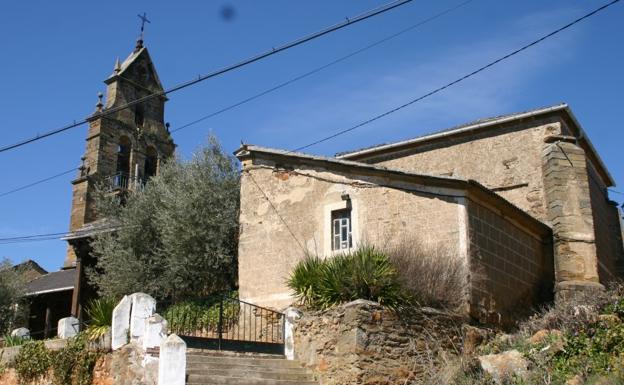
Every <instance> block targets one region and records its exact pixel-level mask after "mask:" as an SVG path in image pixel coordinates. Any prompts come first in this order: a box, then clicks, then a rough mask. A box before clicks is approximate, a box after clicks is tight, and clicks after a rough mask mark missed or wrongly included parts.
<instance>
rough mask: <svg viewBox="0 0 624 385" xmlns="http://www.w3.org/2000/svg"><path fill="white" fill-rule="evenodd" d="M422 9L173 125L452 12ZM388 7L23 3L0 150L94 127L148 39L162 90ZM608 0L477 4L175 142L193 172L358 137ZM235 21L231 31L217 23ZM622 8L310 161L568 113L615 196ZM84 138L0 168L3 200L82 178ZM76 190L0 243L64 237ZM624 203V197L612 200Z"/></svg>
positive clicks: (18, 250)
mask: <svg viewBox="0 0 624 385" xmlns="http://www.w3.org/2000/svg"><path fill="white" fill-rule="evenodd" d="M460 2H461V0H458V1H451V0H444V1H424V0H421V1H418V0H416V1H413V2H412V3H410V4H408V5H405V6H403V7H401V8H399V9H397V10H394V11H391V12H389V13H386V14H384V15H382V16H379V17H376V18H374V19H370V20H368V21H365V22H363V23H360V24H358V25H355V26H352V27H349V28H348V29H345V30H342V31H339V32H337V33H333V34H331V35H329V36H326V37H323V38H321V39H319V40H316V41H314V42H311V43H308V44H306V45H304V46H300V47H298V48H295V49H292V50H290V51H288V52H285V53H282V54H279V55H277V56H273V57H271V58H269V59H267V60H264V61H262V62H259V63H256V64H253V65H251V66H249V67H246V68H243V69H241V70H237V71H235V72H231V73H229V74H226V75H224V76H221V77H219V78H215V79H211V80H208V81H206V82H203V83H201V84H199V85H197V86H195V87H192V88H189V89H186V90H183V91H180V92H178V93H175V94H173V95H171V97H170V100H169V102H168V104H167V107H166V108H167V109H166V120H167V121H169V122H170V123H171V128H172V129H175V128H176V127H179V126H182V125H183V124H185V123H188V122H190V121H192V120H195V119H197V118H200V117H202V116H204V115H207V114H209V113H211V112H213V111H215V110H218V109H220V108H223V107H226V106H228V105H230V104H233V103H236V102H238V101H240V100H241V99H244V98H246V97H248V96H251V95H254V94H255V93H258V92H261V91H263V90H265V89H266V88H270V87H272V86H274V85H276V84H279V83H280V82H283V81H286V80H289V79H290V78H292V77H295V76H297V75H299V74H301V73H304V72H306V71H309V70H312V69H314V68H316V67H318V66H321V65H323V64H326V63H328V62H330V61H332V60H335V59H336V58H338V57H340V56H343V55H345V54H348V53H350V52H352V51H354V50H356V49H358V48H361V47H363V46H365V45H367V44H370V43H372V42H374V41H376V40H379V39H382V38H384V37H386V36H388V35H390V34H392V33H395V32H397V31H399V30H401V29H403V28H407V27H409V26H410V25H413V24H415V23H417V22H418V21H419V20H421V19H425V18H427V17H429V16H431V15H433V14H436V13H438V12H440V11H442V10H444V9H446V8H449V7H451V6H453V5H456V4H458V3H460ZM381 4H384V2H383V1H380V0H358V1H335V0H334V1H331V0H322V1H321V0H317V1H307V2H295V1H286V0H281V1H273V0H265V1H262V2H260V1H257V0H246V1H231V2H225V1H179V2H175V3H174V2H172V1H154V0H149V1H147V0H139V1H132V2H127V1H118V0H115V1H107V2H87V1H63V2H50V1H40V0H36V1H28V2H4V3H3V4H2V5H0V47H1V49H2V60H0V84H2V87H1V91H2V92H0V133H1V134H0V146H2V145H6V144H10V143H13V142H16V141H19V140H20V139H23V138H26V137H30V136H33V135H35V134H37V133H39V132H44V131H47V130H49V129H52V128H56V127H59V126H62V125H65V124H67V123H70V122H71V121H73V120H80V119H82V118H84V117H86V116H87V115H89V114H90V113H91V112H92V111H93V110H94V106H95V103H96V101H97V98H96V94H97V92H99V91H104V90H105V88H104V84H103V83H102V80H104V79H105V78H106V77H107V76H108V75H109V74H110V73H111V72H112V69H113V64H114V62H115V59H116V58H117V57H119V58H120V59H122V60H123V59H124V58H125V57H126V56H127V55H128V54H129V53H130V52H131V50H132V48H133V47H134V42H135V39H136V37H137V35H138V28H139V23H138V18H137V17H136V15H137V13H142V12H144V11H145V12H147V14H148V17H149V18H150V19H151V20H152V23H151V24H148V25H147V32H146V36H145V40H146V46H147V47H148V49H149V50H150V54H151V56H152V58H153V60H154V62H155V65H156V69H157V71H158V73H159V76H160V79H161V81H162V82H163V83H164V85H165V87H170V86H173V85H175V84H177V83H180V82H182V81H185V80H188V79H190V78H193V77H195V76H197V75H198V74H205V73H208V72H210V71H211V70H214V69H217V68H219V67H222V66H225V65H228V64H231V63H233V62H235V61H238V60H241V59H243V58H246V57H248V56H251V55H253V54H255V53H258V52H261V51H264V50H266V49H269V48H270V47H273V46H278V45H280V44H283V43H285V42H287V41H290V40H292V39H294V38H297V37H300V36H302V35H304V34H307V33H310V32H314V31H317V30H319V29H321V28H323V27H325V26H327V25H330V24H333V23H336V22H339V21H341V20H344V17H345V16H353V15H356V14H358V13H360V12H362V11H365V10H368V9H370V8H373V7H376V6H378V5H381ZM602 4H603V2H602V1H593V0H592V1H589V0H583V1H581V0H565V1H564V0H552V1H547V2H545V1H537V0H530V1H522V2H510V1H504V2H503V1H495V0H473V1H472V2H471V3H470V4H468V5H466V6H464V7H462V8H460V9H458V10H456V11H454V12H452V13H450V14H447V15H446V16H444V17H443V18H440V19H437V20H435V21H433V22H431V23H429V24H426V25H425V26H423V27H421V28H417V29H415V30H413V31H411V32H408V33H406V34H403V35H401V36H400V37H398V38H396V39H393V40H391V41H389V42H387V43H385V44H383V45H380V46H378V47H376V48H373V49H371V50H368V51H366V52H364V53H362V54H359V55H357V56H355V57H353V58H351V59H349V60H347V61H345V62H342V63H340V64H338V65H336V66H333V67H331V68H328V69H326V70H324V71H322V72H320V73H318V74H315V75H313V76H311V77H308V78H306V79H304V80H302V81H299V82H296V83H294V84H292V85H289V86H288V87H285V88H283V89H281V90H279V91H277V92H275V93H272V94H269V95H267V96H264V97H262V98H260V99H257V100H255V101H253V102H250V103H248V104H245V105H244V106H241V107H239V108H236V109H234V110H231V111H229V112H227V113H224V114H222V115H219V116H217V117H215V118H211V119H208V120H205V121H203V122H201V123H199V124H197V125H195V126H192V127H188V128H186V129H184V130H181V131H179V132H177V133H176V134H174V140H175V141H176V143H177V145H178V152H179V153H180V155H181V156H182V157H185V158H186V157H189V156H190V155H191V154H192V152H193V151H194V150H196V149H197V148H198V147H200V146H201V145H202V144H203V143H205V140H206V137H207V135H208V133H209V132H213V133H214V134H216V135H217V136H218V137H219V139H220V140H221V141H222V143H223V145H224V147H225V148H226V149H227V151H233V150H235V149H236V148H237V147H238V146H239V144H240V141H241V140H244V141H245V142H246V143H254V144H260V145H265V146H271V147H278V148H288V149H290V148H294V147H298V146H301V145H303V144H307V143H308V142H311V141H314V140H315V139H318V138H320V137H322V136H325V135H329V134H331V133H333V132H335V131H337V130H340V129H343V128H347V127H349V126H351V125H354V124H356V123H359V122H360V121H362V120H365V119H367V118H369V117H371V116H373V115H375V114H377V113H381V112H384V111H385V110H387V109H390V108H392V107H394V106H396V105H398V104H402V103H404V102H405V101H407V100H409V99H411V98H414V97H416V96H419V95H421V94H423V93H425V92H427V91H429V90H431V89H433V88H436V87H438V86H440V85H443V84H445V83H447V82H449V81H452V80H454V79H455V78H457V77H459V76H462V75H463V74H465V73H467V72H470V71H472V70H473V69H475V68H477V67H479V66H481V65H483V64H486V63H487V62H489V61H491V60H493V59H495V58H497V57H499V56H502V55H503V54H506V53H507V52H509V51H511V50H512V49H514V48H517V47H519V46H521V45H523V44H526V43H528V42H530V41H532V40H534V39H535V38H537V37H539V36H540V35H542V34H545V33H547V32H550V31H551V30H554V29H555V28H557V27H559V26H561V25H563V24H566V23H567V22H569V21H571V20H573V19H575V18H576V17H578V16H580V15H582V14H584V13H586V12H587V11H589V10H591V9H593V8H597V7H598V6H600V5H602ZM224 7H225V8H228V7H229V8H230V9H232V10H233V17H231V18H229V19H225V18H223V17H222V15H223V12H222V10H223V9H224ZM622 21H624V3H620V4H616V5H615V6H613V7H610V8H609V9H607V10H606V11H605V12H602V13H600V14H598V15H596V16H595V17H593V18H591V19H589V20H587V21H585V22H583V23H582V24H579V25H577V26H575V27H574V28H573V29H571V30H568V31H566V32H564V33H563V34H561V35H558V36H557V37H555V38H553V39H551V40H548V41H546V42H544V43H543V44H541V45H539V46H537V47H535V48H533V49H531V50H529V51H527V52H525V53H523V54H521V55H519V56H516V57H514V58H512V59H511V60H510V61H508V62H505V63H503V64H501V65H499V66H497V67H495V68H493V69H491V70H489V71H486V72H483V73H481V74H479V75H478V76H476V77H474V78H472V79H470V80H468V81H466V82H464V83H461V84H460V85H458V86H455V87H453V88H450V89H448V90H446V91H444V92H442V93H440V94H438V95H436V96H434V97H432V98H429V99H426V100H425V101H423V102H420V103H417V104H415V105H413V106H411V107H410V108H408V109H405V110H402V111H401V112H399V113H396V114H393V115H392V116H390V117H388V118H385V119H382V120H380V121H377V122H376V123H374V124H371V125H368V126H365V127H363V128H361V129H359V130H357V131H355V132H352V133H350V134H347V135H344V136H342V137H339V138H337V139H336V140H333V141H329V142H326V143H323V144H321V145H319V146H316V147H313V148H311V149H309V151H310V152H313V153H317V154H325V155H331V154H333V153H335V152H338V151H344V150H349V149H356V148H359V147H364V146H369V145H372V144H376V143H381V142H390V141H396V140H400V139H405V138H410V137H414V136H418V135H421V134H424V133H428V132H431V131H436V130H439V129H444V128H447V127H450V126H453V125H456V124H460V123H464V122H468V121H472V120H475V119H478V118H482V117H488V116H494V115H500V114H504V113H510V112H516V111H523V110H528V109H532V108H536V107H541V106H546V105H551V104H556V103H560V102H567V103H569V104H570V105H571V107H572V110H573V111H574V113H575V115H576V116H577V118H578V119H579V121H580V122H581V124H582V125H583V126H584V128H585V129H586V131H587V133H588V135H589V136H590V138H591V139H592V141H593V143H594V145H595V147H596V148H597V149H598V151H599V153H600V154H601V156H602V158H603V160H604V161H605V163H606V164H607V166H608V167H609V169H610V171H611V173H612V175H613V176H614V178H615V180H616V182H617V183H619V184H622V183H624V164H623V162H622V156H621V151H622V143H624V130H622V127H621V123H620V122H621V111H622V102H624V99H623V97H622V88H623V86H624V72H623V71H622V68H624V50H623V49H622V46H623V43H624V41H623V40H624V31H623V30H622ZM85 135H86V128H85V127H80V128H76V129H73V130H71V131H68V132H65V133H63V134H60V135H57V136H54V137H52V138H49V139H46V140H42V141H39V142H36V143H34V144H31V145H28V146H25V147H22V148H19V149H16V150H13V151H10V152H5V153H1V154H0V175H2V181H1V182H0V193H2V192H4V191H7V190H10V189H12V188H15V187H19V186H22V185H25V184H28V183H31V182H33V181H36V180H39V179H42V178H45V177H48V176H50V175H53V174H57V173H60V172H62V171H65V170H68V169H70V168H71V167H77V166H78V164H79V161H80V157H81V156H82V153H83V152H84V146H85V142H84V140H85ZM72 177H73V175H67V176H65V177H62V178H58V179H56V180H54V181H50V182H47V183H45V184H41V185H39V186H36V187H33V188H31V189H28V190H25V191H22V192H19V193H16V194H11V195H7V196H4V197H0V238H3V237H11V236H21V235H29V234H41V233H56V232H62V231H66V230H67V229H68V223H69V211H70V203H71V184H70V180H71V179H72ZM616 190H618V191H622V192H624V186H623V187H616ZM611 197H612V199H614V200H616V201H618V202H622V201H624V195H619V194H615V193H612V194H611ZM65 248H66V245H65V243H64V242H63V241H59V240H52V241H45V242H35V243H21V244H9V245H0V258H1V257H9V258H11V259H12V260H13V261H14V262H19V261H22V260H24V259H34V260H35V261H37V262H39V263H40V264H41V265H42V266H43V267H45V268H46V269H50V270H54V269H56V268H58V267H59V266H60V265H61V264H62V262H63V258H64V254H65Z"/></svg>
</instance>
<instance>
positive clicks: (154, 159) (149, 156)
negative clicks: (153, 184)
mask: <svg viewBox="0 0 624 385" xmlns="http://www.w3.org/2000/svg"><path fill="white" fill-rule="evenodd" d="M157 172H158V153H157V152H156V149H155V148H154V147H152V146H148V147H147V149H146V151H145V167H144V170H143V175H144V178H145V181H147V180H148V179H149V178H151V177H153V176H154V175H156V173H157Z"/></svg>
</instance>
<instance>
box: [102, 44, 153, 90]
mask: <svg viewBox="0 0 624 385" xmlns="http://www.w3.org/2000/svg"><path fill="white" fill-rule="evenodd" d="M141 55H144V56H147V62H148V63H149V65H150V67H151V70H152V73H153V75H154V80H155V81H156V84H157V86H158V87H159V88H160V90H164V88H163V86H162V83H161V82H160V78H159V77H158V73H157V72H156V69H155V68H154V64H153V62H152V58H151V57H150V55H149V52H147V48H146V47H143V46H142V45H141V46H137V48H136V49H135V50H134V51H132V53H131V54H130V55H128V57H127V58H126V60H124V61H123V63H121V64H119V60H117V63H115V69H114V70H113V73H112V74H111V75H110V76H109V77H108V79H106V80H104V83H106V84H109V83H111V82H112V81H114V80H115V79H117V78H118V77H122V78H123V75H124V73H125V72H126V71H127V70H128V68H130V66H131V65H132V64H133V63H134V62H136V61H137V60H138V59H139V57H141Z"/></svg>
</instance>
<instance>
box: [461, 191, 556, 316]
mask: <svg viewBox="0 0 624 385" xmlns="http://www.w3.org/2000/svg"><path fill="white" fill-rule="evenodd" d="M468 207H469V209H468V215H469V223H470V255H471V264H470V265H471V271H472V274H473V280H472V281H473V286H472V294H471V313H472V314H473V316H476V317H477V318H479V319H480V320H481V321H485V322H493V323H499V322H502V323H507V322H508V321H509V320H510V319H511V318H512V317H513V315H514V313H517V310H518V309H523V308H524V309H530V307H531V305H537V304H538V303H540V302H542V301H544V300H548V299H550V298H551V297H552V284H553V282H554V273H553V258H552V246H551V245H550V243H549V242H548V241H546V243H544V241H542V240H540V239H538V238H536V237H534V236H532V235H531V234H530V233H529V231H528V230H526V229H524V228H521V227H519V226H517V225H515V224H514V223H512V222H511V221H509V220H508V219H506V218H504V217H502V216H500V215H498V214H497V213H495V212H493V211H492V210H490V209H488V208H486V207H484V206H481V205H479V204H476V203H474V202H470V204H469V206H468ZM486 277H487V278H486Z"/></svg>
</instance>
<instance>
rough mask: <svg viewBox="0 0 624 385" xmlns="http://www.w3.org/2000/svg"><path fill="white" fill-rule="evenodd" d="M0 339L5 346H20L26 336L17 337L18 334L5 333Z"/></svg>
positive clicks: (26, 339)
mask: <svg viewBox="0 0 624 385" xmlns="http://www.w3.org/2000/svg"><path fill="white" fill-rule="evenodd" d="M2 339H3V340H4V347H5V348H8V347H11V346H20V345H23V344H24V343H25V342H27V341H28V338H24V337H19V336H11V335H6V336H4V337H2Z"/></svg>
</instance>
